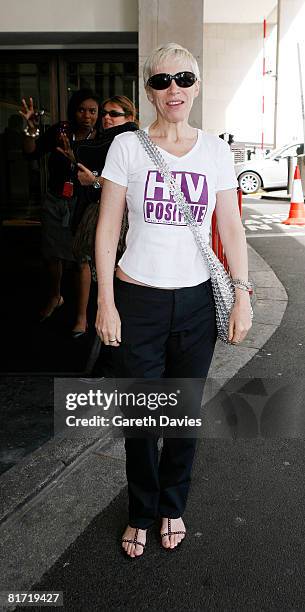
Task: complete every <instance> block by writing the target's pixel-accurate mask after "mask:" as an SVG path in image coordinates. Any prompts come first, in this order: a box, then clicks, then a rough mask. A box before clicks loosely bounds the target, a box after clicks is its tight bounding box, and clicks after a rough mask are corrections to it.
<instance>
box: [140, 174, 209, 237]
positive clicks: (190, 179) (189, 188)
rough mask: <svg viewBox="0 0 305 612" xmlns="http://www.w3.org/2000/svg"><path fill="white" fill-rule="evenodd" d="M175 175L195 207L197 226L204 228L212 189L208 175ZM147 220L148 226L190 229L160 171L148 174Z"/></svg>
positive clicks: (145, 201) (193, 208)
mask: <svg viewBox="0 0 305 612" xmlns="http://www.w3.org/2000/svg"><path fill="white" fill-rule="evenodd" d="M172 174H173V175H174V177H175V179H176V181H177V183H178V185H179V187H180V188H181V190H182V192H183V193H184V195H185V199H186V201H187V203H188V204H189V205H190V207H191V211H192V213H193V216H194V218H195V219H196V222H197V225H202V223H203V220H204V217H205V215H206V211H207V206H208V186H207V181H206V177H205V175H204V174H197V173H196V172H173V173H172ZM144 219H145V221H146V223H158V224H163V225H186V223H185V221H184V217H183V215H182V214H181V213H180V212H179V209H178V206H177V204H175V202H174V199H173V196H172V195H171V194H170V192H169V189H168V187H167V185H166V184H165V183H164V180H163V177H162V176H161V174H160V172H157V170H149V171H148V173H147V179H146V185H145V193H144Z"/></svg>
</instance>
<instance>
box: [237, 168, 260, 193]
mask: <svg viewBox="0 0 305 612" xmlns="http://www.w3.org/2000/svg"><path fill="white" fill-rule="evenodd" d="M238 183H239V187H240V189H241V190H242V192H243V193H247V194H249V193H255V192H256V191H258V190H259V189H260V187H261V186H262V180H261V177H260V176H259V175H258V174H256V172H251V171H248V172H242V174H241V175H240V176H239V177H238Z"/></svg>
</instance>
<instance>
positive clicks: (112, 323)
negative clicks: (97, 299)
mask: <svg viewBox="0 0 305 612" xmlns="http://www.w3.org/2000/svg"><path fill="white" fill-rule="evenodd" d="M95 329H96V333H97V335H98V336H99V337H100V339H101V341H102V342H103V343H104V344H105V345H106V346H113V347H118V346H120V342H121V319H120V315H119V313H118V311H117V309H116V307H115V305H113V306H102V305H101V304H98V309H97V315H96V321H95ZM114 339H115V341H114ZM111 340H112V342H111Z"/></svg>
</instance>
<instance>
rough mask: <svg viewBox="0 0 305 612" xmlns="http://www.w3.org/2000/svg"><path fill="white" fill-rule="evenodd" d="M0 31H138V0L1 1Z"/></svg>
mask: <svg viewBox="0 0 305 612" xmlns="http://www.w3.org/2000/svg"><path fill="white" fill-rule="evenodd" d="M0 14H1V20H0V32H98V31H101V32H137V31H138V2H137V0H86V1H84V2H83V1H81V0H29V1H27V0H9V2H7V0H0Z"/></svg>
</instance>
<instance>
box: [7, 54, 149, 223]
mask: <svg viewBox="0 0 305 612" xmlns="http://www.w3.org/2000/svg"><path fill="white" fill-rule="evenodd" d="M137 62H138V60H137V51H136V50H135V51H134V50H132V51H131V50H126V51H124V50H123V51H122V50H119V51H116V50H102V51H100V50H99V51H96V52H94V51H84V52H81V53H80V52H74V51H73V52H72V51H69V52H68V51H63V52H60V53H58V52H57V53H54V52H52V53H51V52H44V51H42V52H41V53H39V55H37V52H24V53H23V54H22V55H20V53H19V52H11V53H10V54H9V55H8V54H7V53H4V52H3V53H2V54H0V160H1V164H0V212H1V219H2V220H4V221H5V222H6V223H7V224H10V223H16V224H17V223H18V222H20V223H22V222H25V223H26V222H28V223H30V222H35V221H36V222H39V217H40V207H41V202H42V199H43V196H44V194H45V192H46V190H47V182H48V181H47V160H46V156H45V157H44V158H42V159H40V160H29V159H27V158H26V156H25V155H24V154H23V150H22V142H23V132H22V131H23V128H24V127H25V125H24V121H23V118H22V117H21V115H20V114H19V112H18V111H19V109H20V108H21V99H22V98H26V100H28V99H29V97H30V96H31V97H33V99H34V105H35V108H36V109H38V110H39V111H40V113H41V114H40V129H41V131H44V130H46V129H48V127H49V126H50V125H52V123H54V122H56V121H58V120H59V119H61V120H63V119H66V109H67V104H68V101H69V98H70V96H71V95H72V93H73V92H74V91H76V90H77V89H80V88H83V87H86V88H87V87H89V88H91V89H93V90H94V91H95V92H96V93H97V94H98V95H99V96H100V98H101V100H104V99H106V98H108V97H110V96H113V95H122V94H123V95H125V96H128V97H129V98H130V99H131V100H132V101H133V102H134V103H135V104H136V106H137V101H138V88H137V79H138V76H137V73H138V64H137Z"/></svg>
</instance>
